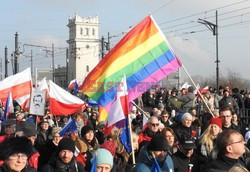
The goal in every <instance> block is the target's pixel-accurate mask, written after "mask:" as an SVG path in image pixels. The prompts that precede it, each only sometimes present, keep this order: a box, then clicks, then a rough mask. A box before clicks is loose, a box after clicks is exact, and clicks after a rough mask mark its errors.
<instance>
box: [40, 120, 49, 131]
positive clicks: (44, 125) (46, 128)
mask: <svg viewBox="0 0 250 172" xmlns="http://www.w3.org/2000/svg"><path fill="white" fill-rule="evenodd" d="M41 128H42V130H44V131H47V130H48V129H49V123H47V122H44V123H42V124H41Z"/></svg>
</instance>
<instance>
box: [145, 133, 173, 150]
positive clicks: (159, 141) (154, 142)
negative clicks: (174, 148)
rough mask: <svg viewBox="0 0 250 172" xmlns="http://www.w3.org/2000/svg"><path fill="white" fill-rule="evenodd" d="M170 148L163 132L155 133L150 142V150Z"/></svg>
mask: <svg viewBox="0 0 250 172" xmlns="http://www.w3.org/2000/svg"><path fill="white" fill-rule="evenodd" d="M169 149H170V146H169V145H168V143H167V140H166V138H165V137H164V136H163V135H162V134H155V135H154V136H153V137H152V139H151V141H150V142H149V144H148V150H151V151H167V150H169Z"/></svg>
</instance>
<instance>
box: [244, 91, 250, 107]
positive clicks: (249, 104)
mask: <svg viewBox="0 0 250 172" xmlns="http://www.w3.org/2000/svg"><path fill="white" fill-rule="evenodd" d="M244 105H245V108H246V109H250V92H247V93H246V95H245V100H244Z"/></svg>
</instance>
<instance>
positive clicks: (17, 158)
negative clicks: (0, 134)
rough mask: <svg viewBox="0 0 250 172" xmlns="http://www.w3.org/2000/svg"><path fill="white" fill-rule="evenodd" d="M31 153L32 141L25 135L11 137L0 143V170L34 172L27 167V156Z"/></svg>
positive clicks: (4, 171)
mask: <svg viewBox="0 0 250 172" xmlns="http://www.w3.org/2000/svg"><path fill="white" fill-rule="evenodd" d="M31 154H32V143H31V141H30V140H29V139H28V138H27V137H12V138H9V139H6V140H4V142H3V143H1V144H0V158H1V159H2V160H4V164H3V165H2V166H1V167H0V172H36V169H34V168H31V167H29V166H28V165H27V164H28V158H29V157H30V155H31Z"/></svg>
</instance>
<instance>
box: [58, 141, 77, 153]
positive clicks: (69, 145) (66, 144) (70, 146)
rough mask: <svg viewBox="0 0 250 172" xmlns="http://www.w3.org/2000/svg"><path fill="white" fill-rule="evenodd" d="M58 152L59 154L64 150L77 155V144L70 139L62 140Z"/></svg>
mask: <svg viewBox="0 0 250 172" xmlns="http://www.w3.org/2000/svg"><path fill="white" fill-rule="evenodd" d="M57 150H58V152H61V151H62V150H69V151H71V152H73V153H75V143H74V141H73V140H72V139H70V138H63V139H62V140H60V142H59V144H58V148H57Z"/></svg>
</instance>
